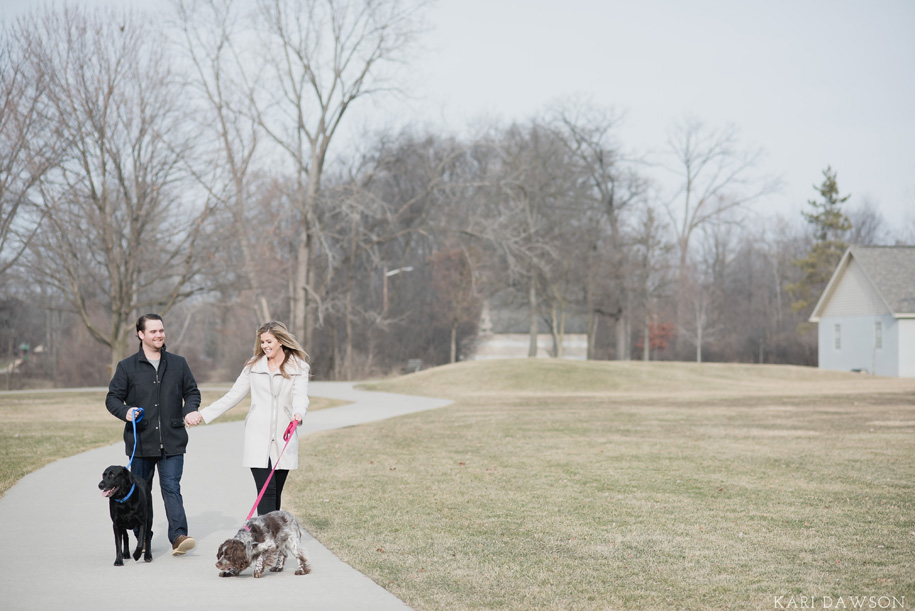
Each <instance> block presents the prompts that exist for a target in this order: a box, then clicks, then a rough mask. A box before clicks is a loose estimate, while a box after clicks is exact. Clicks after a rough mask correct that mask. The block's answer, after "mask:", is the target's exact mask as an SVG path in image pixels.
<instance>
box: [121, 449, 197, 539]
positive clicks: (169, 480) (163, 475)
mask: <svg viewBox="0 0 915 611" xmlns="http://www.w3.org/2000/svg"><path fill="white" fill-rule="evenodd" d="M157 467H158V469H159V489H160V490H161V491H162V501H163V502H164V503H165V516H166V517H167V518H168V542H169V543H174V542H175V539H177V538H178V536H179V535H187V515H186V514H185V513H184V499H182V498H181V474H182V473H184V454H178V455H177V456H165V455H162V456H159V457H157V458H142V457H140V456H136V457H134V459H133V464H131V466H130V470H131V472H132V473H133V474H134V475H135V476H137V477H138V478H141V479H144V480H146V483H147V484H148V486H149V487H148V490H149V491H150V494H151V493H152V479H153V474H154V473H155V471H156V468H157Z"/></svg>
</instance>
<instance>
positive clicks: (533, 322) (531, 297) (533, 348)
mask: <svg viewBox="0 0 915 611" xmlns="http://www.w3.org/2000/svg"><path fill="white" fill-rule="evenodd" d="M527 308H528V329H529V333H530V342H529V343H528V348H527V356H528V358H534V357H536V356H537V287H536V285H535V284H534V273H533V271H532V272H531V282H530V285H529V287H528V292H527Z"/></svg>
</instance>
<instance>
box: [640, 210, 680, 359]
mask: <svg viewBox="0 0 915 611" xmlns="http://www.w3.org/2000/svg"><path fill="white" fill-rule="evenodd" d="M665 229H666V228H665V227H664V225H663V223H662V222H661V221H659V220H658V217H657V213H656V212H655V210H654V208H652V207H651V206H645V208H644V209H643V211H642V216H641V219H640V220H639V223H638V225H637V227H636V229H635V231H634V235H633V239H632V248H633V251H634V252H633V257H632V259H633V272H634V274H633V275H634V282H633V284H634V292H635V297H636V303H637V304H638V307H640V308H641V311H642V321H641V322H642V324H643V327H642V360H644V361H648V360H651V327H652V322H653V321H654V320H655V319H656V316H657V314H658V310H659V305H658V304H659V301H660V300H661V298H662V297H664V296H665V294H666V292H667V290H668V283H669V280H670V277H669V276H670V275H669V268H670V265H669V261H668V259H669V254H670V252H671V250H672V249H673V244H671V243H669V242H668V241H667V240H666V239H665V237H664V234H665Z"/></svg>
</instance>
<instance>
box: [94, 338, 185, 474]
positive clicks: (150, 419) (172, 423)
mask: <svg viewBox="0 0 915 611" xmlns="http://www.w3.org/2000/svg"><path fill="white" fill-rule="evenodd" d="M161 354H162V360H161V361H160V362H159V370H158V371H156V368H155V367H153V365H152V363H150V362H149V359H147V358H146V355H145V354H144V353H143V347H142V346H141V347H140V350H139V352H137V353H136V354H134V355H133V356H130V357H127V358H126V359H124V360H123V361H121V362H120V363H118V367H117V370H116V371H115V372H114V377H112V378H111V383H110V384H109V385H108V396H107V397H106V398H105V407H107V408H108V411H109V412H111V413H112V414H114V415H115V416H117V417H118V418H120V419H121V420H124V421H125V422H127V410H129V409H130V408H131V407H142V408H143V418H142V419H141V420H140V421H139V422H137V437H139V440H138V441H137V453H136V455H137V456H142V457H149V458H151V457H156V456H161V455H162V451H163V450H164V451H165V454H166V456H176V455H178V454H184V452H185V450H186V448H187V431H186V430H185V428H184V417H185V416H186V415H187V414H189V413H191V412H195V411H197V408H198V407H200V391H199V390H197V381H196V380H194V376H193V374H192V373H191V368H190V367H188V365H187V361H186V360H184V358H182V357H180V356H178V355H177V354H171V353H169V352H166V351H165V346H163V347H162V353H161ZM124 443H125V444H126V448H127V455H128V456H130V455H131V453H132V452H133V423H131V422H127V424H126V425H125V426H124Z"/></svg>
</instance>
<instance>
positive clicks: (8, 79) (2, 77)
mask: <svg viewBox="0 0 915 611" xmlns="http://www.w3.org/2000/svg"><path fill="white" fill-rule="evenodd" d="M19 25H21V24H19ZM19 25H10V26H7V27H3V29H2V30H0V277H2V276H3V275H4V274H5V273H6V272H7V270H9V269H10V267H12V266H13V265H15V264H16V262H17V261H18V260H19V257H20V256H21V255H22V253H23V252H25V249H26V248H28V246H29V244H30V243H31V241H32V238H33V237H34V236H35V233H36V232H37V231H38V228H39V226H40V223H41V219H42V212H41V211H40V209H39V208H38V207H37V206H35V205H34V201H33V196H34V191H35V186H36V184H37V182H38V180H39V179H40V178H41V177H42V176H43V175H44V174H45V172H47V170H48V167H49V166H50V165H51V164H52V163H53V162H54V159H55V157H56V155H57V152H56V150H55V147H54V146H53V139H52V138H49V137H48V134H47V133H46V132H45V133H42V131H41V122H42V119H43V113H44V110H45V108H44V104H45V103H46V97H45V87H46V84H47V78H46V77H45V75H44V74H43V73H42V72H41V69H40V66H35V65H34V64H32V63H29V62H28V58H27V56H26V54H25V49H24V48H23V42H24V41H23V38H24V36H23V34H22V33H21V32H20V31H19Z"/></svg>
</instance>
